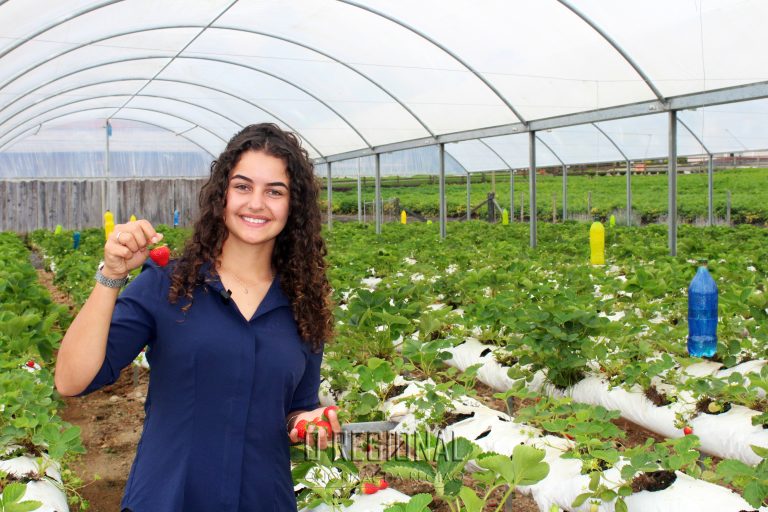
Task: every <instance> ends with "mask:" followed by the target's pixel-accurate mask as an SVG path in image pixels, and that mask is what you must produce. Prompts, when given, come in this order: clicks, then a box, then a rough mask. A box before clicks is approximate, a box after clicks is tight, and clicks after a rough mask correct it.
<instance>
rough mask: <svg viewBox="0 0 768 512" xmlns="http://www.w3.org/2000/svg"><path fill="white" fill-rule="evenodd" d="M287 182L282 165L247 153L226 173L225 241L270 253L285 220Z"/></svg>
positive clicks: (277, 160)
mask: <svg viewBox="0 0 768 512" xmlns="http://www.w3.org/2000/svg"><path fill="white" fill-rule="evenodd" d="M289 194H290V181H289V178H288V169H287V168H286V165H285V162H284V161H283V160H282V159H280V158H276V157H274V156H272V155H269V154H267V153H265V152H264V151H253V150H248V151H245V152H243V154H242V155H241V156H240V160H239V161H238V162H237V164H236V165H235V166H234V168H233V169H232V171H231V172H230V174H229V184H228V185H227V198H226V201H227V203H226V206H225V208H224V224H225V225H226V226H227V229H228V230H229V237H228V240H227V242H228V243H230V242H240V243H244V244H248V245H263V244H267V247H268V248H269V249H270V250H271V249H272V248H274V244H275V238H276V237H277V235H279V234H280V232H281V231H282V230H283V228H284V227H285V224H286V222H287V221H288V210H289V198H290V195H289Z"/></svg>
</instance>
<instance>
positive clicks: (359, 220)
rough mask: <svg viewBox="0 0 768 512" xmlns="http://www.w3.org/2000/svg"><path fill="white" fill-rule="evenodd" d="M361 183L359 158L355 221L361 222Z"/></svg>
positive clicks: (358, 161)
mask: <svg viewBox="0 0 768 512" xmlns="http://www.w3.org/2000/svg"><path fill="white" fill-rule="evenodd" d="M362 202H363V185H362V183H361V182H360V159H359V158H358V159H357V222H358V223H360V224H362V222H363V208H362V206H363V205H362V204H361V203H362Z"/></svg>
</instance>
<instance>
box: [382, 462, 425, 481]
mask: <svg viewBox="0 0 768 512" xmlns="http://www.w3.org/2000/svg"><path fill="white" fill-rule="evenodd" d="M381 469H382V471H384V472H385V473H387V474H390V475H392V476H396V477H399V478H405V479H407V480H422V481H426V482H432V481H434V479H435V470H434V469H432V466H430V465H429V464H427V463H426V462H424V461H421V460H418V461H410V460H388V461H387V462H385V463H384V464H382V466H381Z"/></svg>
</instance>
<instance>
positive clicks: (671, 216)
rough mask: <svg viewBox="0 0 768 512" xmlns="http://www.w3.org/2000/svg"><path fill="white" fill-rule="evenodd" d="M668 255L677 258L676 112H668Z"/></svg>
mask: <svg viewBox="0 0 768 512" xmlns="http://www.w3.org/2000/svg"><path fill="white" fill-rule="evenodd" d="M667 190H668V192H669V196H668V199H667V216H668V220H669V229H668V235H667V238H668V242H669V255H670V256H677V112H675V111H674V110H670V112H669V165H668V169H667Z"/></svg>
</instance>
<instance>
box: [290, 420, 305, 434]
mask: <svg viewBox="0 0 768 512" xmlns="http://www.w3.org/2000/svg"><path fill="white" fill-rule="evenodd" d="M307 425H308V423H307V420H299V422H298V423H296V425H294V427H293V428H295V429H296V432H298V435H299V439H306V438H307Z"/></svg>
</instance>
